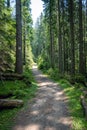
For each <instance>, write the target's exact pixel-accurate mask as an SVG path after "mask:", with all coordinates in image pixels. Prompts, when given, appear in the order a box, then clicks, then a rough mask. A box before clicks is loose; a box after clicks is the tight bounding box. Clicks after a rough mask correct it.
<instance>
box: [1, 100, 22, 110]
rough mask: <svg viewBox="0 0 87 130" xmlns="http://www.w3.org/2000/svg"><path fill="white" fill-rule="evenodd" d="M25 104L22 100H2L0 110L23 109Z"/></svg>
mask: <svg viewBox="0 0 87 130" xmlns="http://www.w3.org/2000/svg"><path fill="white" fill-rule="evenodd" d="M23 104H24V102H23V101H22V100H18V99H15V100H12V99H0V109H8V108H16V107H22V106H23Z"/></svg>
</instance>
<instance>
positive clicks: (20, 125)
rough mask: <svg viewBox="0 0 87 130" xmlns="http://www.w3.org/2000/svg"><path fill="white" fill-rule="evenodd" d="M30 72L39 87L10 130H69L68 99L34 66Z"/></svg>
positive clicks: (70, 121) (58, 87) (56, 85)
mask: <svg viewBox="0 0 87 130" xmlns="http://www.w3.org/2000/svg"><path fill="white" fill-rule="evenodd" d="M32 71H33V74H34V77H35V79H36V81H37V83H38V85H39V88H38V91H37V93H36V96H35V98H34V99H33V101H32V102H31V103H30V102H28V104H27V107H26V109H25V110H22V111H21V112H20V113H19V114H18V116H17V117H16V119H15V126H14V127H13V129H12V130H71V123H72V120H71V117H70V114H69V110H68V98H67V97H66V96H65V94H64V92H63V90H62V89H61V88H60V86H59V85H58V84H57V83H54V82H53V81H52V80H50V79H49V78H48V77H46V76H45V75H43V74H42V73H41V71H40V70H38V68H37V66H36V65H35V66H33V69H32Z"/></svg>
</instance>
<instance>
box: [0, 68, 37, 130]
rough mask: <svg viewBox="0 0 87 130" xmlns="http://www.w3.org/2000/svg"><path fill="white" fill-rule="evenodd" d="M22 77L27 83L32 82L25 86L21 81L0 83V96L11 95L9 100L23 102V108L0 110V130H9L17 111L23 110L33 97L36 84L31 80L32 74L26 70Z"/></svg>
mask: <svg viewBox="0 0 87 130" xmlns="http://www.w3.org/2000/svg"><path fill="white" fill-rule="evenodd" d="M24 75H25V76H26V77H27V80H28V78H29V81H31V82H32V84H31V85H26V84H25V83H24V82H23V81H18V80H16V81H4V84H2V83H0V95H4V94H5V95H6V94H9V93H12V95H13V96H11V97H9V98H10V99H22V100H23V101H24V107H22V108H13V109H7V110H0V130H10V129H11V127H12V125H13V118H14V117H15V115H16V114H17V113H18V111H19V110H20V109H24V108H25V107H26V103H27V101H28V100H31V99H32V98H33V97H35V93H36V90H37V84H36V83H35V81H34V79H33V76H32V72H31V71H30V70H28V71H27V72H25V73H24Z"/></svg>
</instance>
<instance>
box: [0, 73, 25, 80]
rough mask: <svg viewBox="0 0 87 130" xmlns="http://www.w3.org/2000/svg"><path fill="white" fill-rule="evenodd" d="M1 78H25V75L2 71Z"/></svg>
mask: <svg viewBox="0 0 87 130" xmlns="http://www.w3.org/2000/svg"><path fill="white" fill-rule="evenodd" d="M0 79H3V80H23V79H24V76H23V75H19V74H16V73H2V74H1V75H0Z"/></svg>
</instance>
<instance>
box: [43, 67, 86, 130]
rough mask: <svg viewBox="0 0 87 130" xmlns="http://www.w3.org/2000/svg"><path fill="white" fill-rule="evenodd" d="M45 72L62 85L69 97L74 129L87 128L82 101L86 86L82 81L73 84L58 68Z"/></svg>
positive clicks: (82, 129) (81, 129)
mask: <svg viewBox="0 0 87 130" xmlns="http://www.w3.org/2000/svg"><path fill="white" fill-rule="evenodd" d="M43 72H44V73H45V74H47V75H48V76H49V77H50V78H51V79H53V80H54V81H56V82H57V83H58V84H59V85H60V86H61V87H62V89H63V90H64V92H65V94H66V96H67V97H68V99H69V110H70V115H71V117H72V127H73V130H87V121H86V119H85V117H84V112H83V110H82V106H81V102H80V96H81V94H82V89H83V87H84V86H83V85H82V84H80V83H79V84H78V83H75V84H74V85H71V84H70V82H69V81H68V80H66V79H64V77H63V76H61V75H59V73H58V71H57V70H53V69H52V68H51V69H49V70H48V71H47V70H44V71H43Z"/></svg>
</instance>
